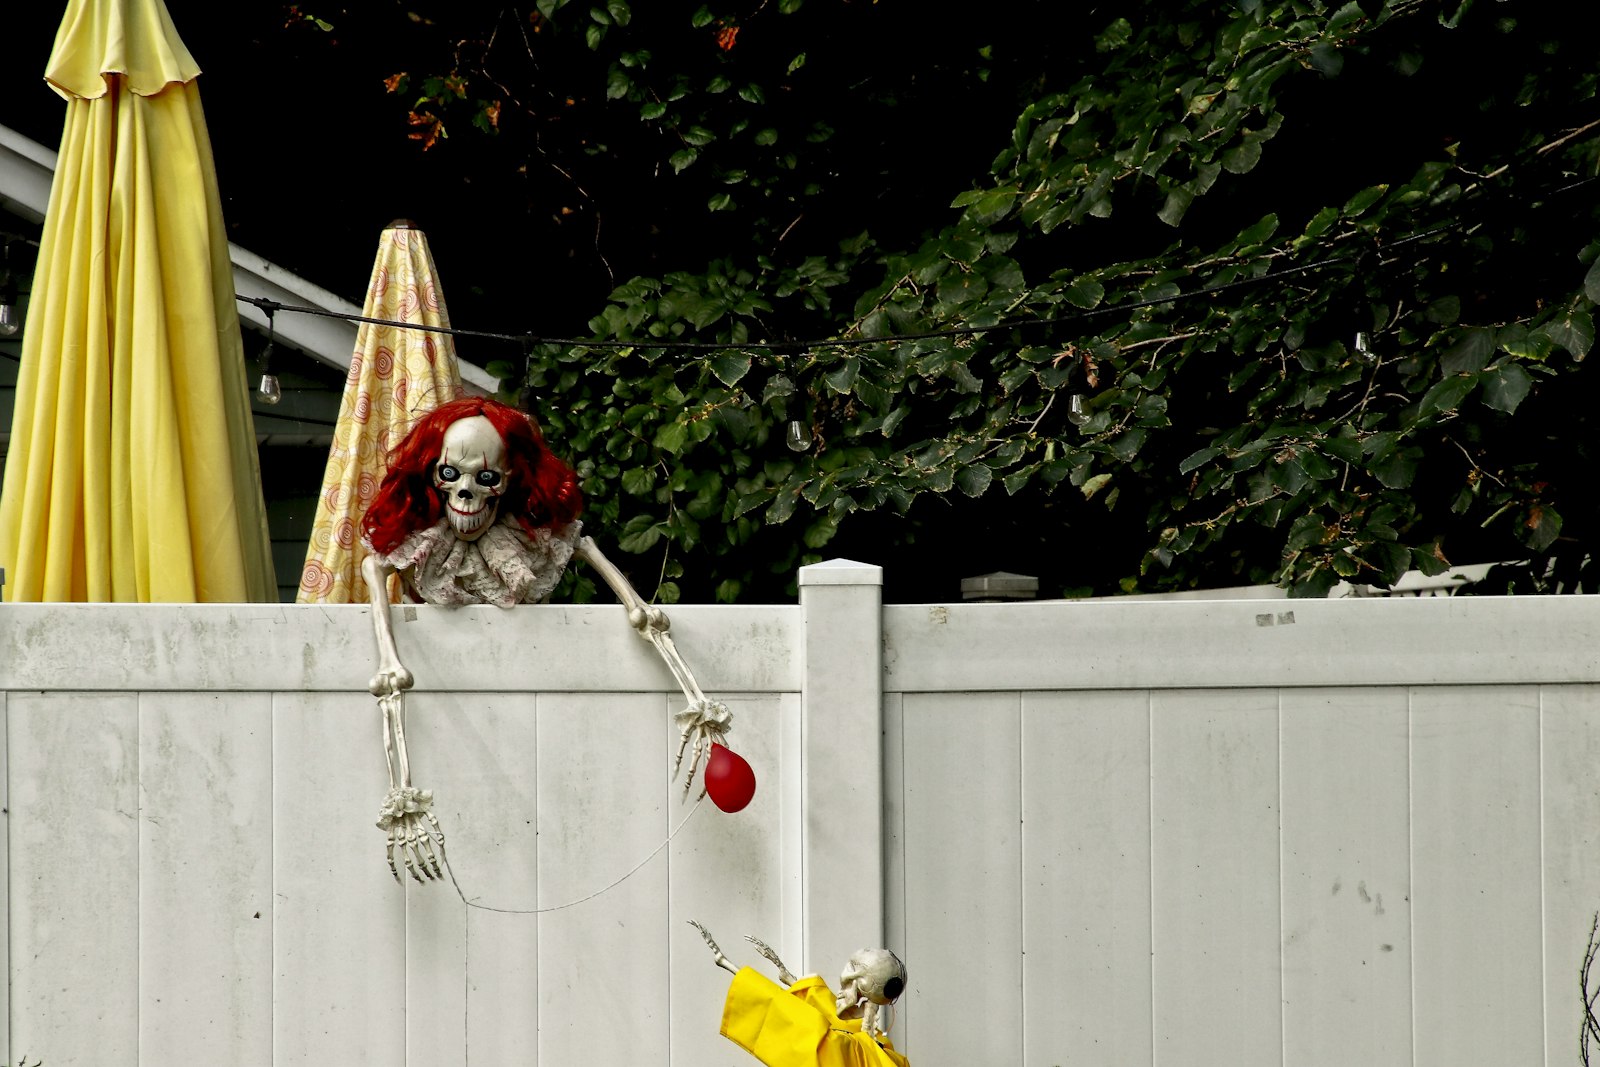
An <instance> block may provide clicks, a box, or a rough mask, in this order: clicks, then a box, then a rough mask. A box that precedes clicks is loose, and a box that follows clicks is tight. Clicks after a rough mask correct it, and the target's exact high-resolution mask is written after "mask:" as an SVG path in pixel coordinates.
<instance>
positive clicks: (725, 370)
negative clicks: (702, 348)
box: [711, 352, 750, 386]
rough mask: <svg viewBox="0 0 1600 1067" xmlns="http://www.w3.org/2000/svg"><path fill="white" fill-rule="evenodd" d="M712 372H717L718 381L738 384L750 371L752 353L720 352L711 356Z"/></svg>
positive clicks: (725, 383) (724, 383) (726, 383)
mask: <svg viewBox="0 0 1600 1067" xmlns="http://www.w3.org/2000/svg"><path fill="white" fill-rule="evenodd" d="M711 373H712V374H715V375H716V376H717V381H719V382H721V383H722V384H723V385H729V386H731V385H738V384H739V381H740V379H742V378H743V377H744V376H745V375H746V374H749V373H750V354H749V353H748V352H719V353H717V354H716V355H715V356H712V357H711Z"/></svg>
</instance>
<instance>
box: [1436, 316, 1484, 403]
mask: <svg viewBox="0 0 1600 1067" xmlns="http://www.w3.org/2000/svg"><path fill="white" fill-rule="evenodd" d="M1493 357H1494V331H1493V330H1492V329H1487V328H1484V329H1471V330H1468V331H1467V332H1466V333H1464V334H1462V335H1461V337H1460V339H1459V340H1457V341H1456V343H1455V344H1453V345H1451V346H1450V347H1449V348H1447V349H1445V350H1444V352H1443V353H1442V354H1441V355H1440V356H1439V369H1440V370H1441V371H1443V372H1444V373H1445V374H1447V375H1449V374H1472V373H1475V372H1477V371H1480V370H1482V369H1483V368H1485V367H1487V366H1488V365H1489V360H1490V359H1492V358H1493ZM1463 395H1465V394H1463Z"/></svg>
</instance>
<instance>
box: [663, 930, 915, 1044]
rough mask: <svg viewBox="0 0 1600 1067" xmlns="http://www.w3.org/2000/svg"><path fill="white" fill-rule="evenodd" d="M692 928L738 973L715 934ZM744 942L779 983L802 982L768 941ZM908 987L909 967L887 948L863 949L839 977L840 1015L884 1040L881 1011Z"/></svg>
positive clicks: (716, 959)
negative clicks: (774, 970) (775, 973)
mask: <svg viewBox="0 0 1600 1067" xmlns="http://www.w3.org/2000/svg"><path fill="white" fill-rule="evenodd" d="M689 925H690V926H692V927H694V928H695V929H696V930H699V931H700V936H701V937H703V938H704V939H705V942H706V945H707V946H708V947H710V949H711V961H712V962H713V963H715V964H716V965H717V966H718V967H721V968H722V969H723V970H725V971H727V972H728V973H729V974H738V973H739V968H737V967H735V966H734V965H733V961H731V960H729V959H728V957H727V956H725V955H723V953H722V949H721V948H720V947H718V945H717V942H716V940H715V939H713V938H712V936H711V931H710V930H707V929H706V928H705V927H704V926H701V925H700V924H699V923H697V922H695V921H694V920H693V919H690V920H689ZM744 939H745V940H746V941H748V942H750V943H751V944H752V945H754V946H755V949H756V951H757V952H759V953H760V954H761V955H762V957H764V958H765V959H766V960H767V962H769V963H771V964H772V965H773V966H774V967H776V968H777V969H778V981H780V982H782V983H783V984H784V985H786V986H792V985H794V984H795V983H796V982H798V981H799V979H798V978H796V977H795V976H794V973H793V972H792V971H790V970H789V968H787V967H785V966H784V965H783V961H782V960H780V959H779V958H778V954H777V953H776V952H774V951H773V950H772V948H771V946H769V945H768V944H767V943H766V942H765V941H762V940H761V939H760V938H756V937H752V936H751V935H749V934H746V935H745V936H744ZM905 988H906V965H905V964H903V963H901V962H900V957H899V956H896V955H895V954H894V953H893V952H890V951H889V950H888V949H886V948H863V949H858V950H857V951H855V952H853V953H851V955H850V962H849V963H847V964H846V965H845V968H844V972H843V973H842V974H840V976H839V993H838V996H837V1005H838V1006H837V1011H836V1014H837V1015H838V1016H839V1018H841V1019H860V1020H861V1032H862V1033H864V1034H866V1035H867V1036H868V1037H884V1036H887V1035H888V1032H889V1031H888V1030H887V1029H885V1028H884V1027H882V1026H880V1025H879V1024H878V1017H879V1014H880V1009H882V1008H884V1007H886V1006H888V1005H891V1004H893V1003H894V1002H895V1001H897V1000H899V999H900V994H902V993H904V992H905Z"/></svg>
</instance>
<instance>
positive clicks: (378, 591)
mask: <svg viewBox="0 0 1600 1067" xmlns="http://www.w3.org/2000/svg"><path fill="white" fill-rule="evenodd" d="M393 573H394V568H393V567H391V566H389V565H388V564H387V563H380V562H379V561H378V559H377V557H376V556H368V557H367V558H366V559H364V560H362V561H361V577H362V578H364V579H366V582H367V599H368V601H369V602H370V603H371V604H372V629H373V633H374V634H375V635H376V637H377V639H378V673H377V674H374V675H373V676H372V681H371V682H370V683H368V685H367V688H368V689H369V690H370V691H371V692H372V695H373V696H375V697H383V696H389V695H391V694H393V693H400V692H404V691H405V690H407V689H410V688H411V686H412V685H413V684H414V680H413V679H412V677H411V672H410V671H408V670H407V669H406V667H405V664H403V663H401V662H400V650H399V649H397V648H396V647H395V644H394V630H393V629H392V628H391V627H390V625H389V576H390V575H391V574H393Z"/></svg>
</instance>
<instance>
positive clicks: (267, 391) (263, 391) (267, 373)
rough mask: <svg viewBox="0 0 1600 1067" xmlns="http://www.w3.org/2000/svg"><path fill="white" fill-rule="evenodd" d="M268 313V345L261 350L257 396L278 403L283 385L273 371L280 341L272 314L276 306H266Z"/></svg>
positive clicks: (270, 402) (266, 401)
mask: <svg viewBox="0 0 1600 1067" xmlns="http://www.w3.org/2000/svg"><path fill="white" fill-rule="evenodd" d="M265 310H266V313H267V347H265V348H263V349H262V350H261V384H259V385H257V386H256V396H257V398H259V399H260V401H261V402H262V403H263V404H276V403H277V402H278V401H280V400H282V399H283V387H282V386H280V385H279V384H278V376H277V375H276V374H273V373H272V354H273V353H274V352H275V351H277V349H278V343H277V341H276V340H275V339H274V338H273V332H272V329H273V328H272V316H273V314H274V312H275V311H276V310H277V309H276V308H270V307H269V308H266V309H265Z"/></svg>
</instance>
